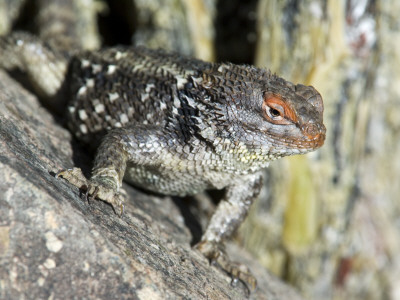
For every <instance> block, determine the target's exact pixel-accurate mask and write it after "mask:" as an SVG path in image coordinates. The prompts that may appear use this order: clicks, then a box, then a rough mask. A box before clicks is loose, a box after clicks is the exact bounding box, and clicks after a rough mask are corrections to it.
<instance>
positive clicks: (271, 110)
mask: <svg viewBox="0 0 400 300" xmlns="http://www.w3.org/2000/svg"><path fill="white" fill-rule="evenodd" d="M265 111H266V113H267V115H268V117H270V118H271V119H272V120H275V121H279V120H282V119H283V116H284V113H285V112H284V110H283V107H282V106H280V107H278V106H275V107H272V106H268V105H267V106H266V107H265Z"/></svg>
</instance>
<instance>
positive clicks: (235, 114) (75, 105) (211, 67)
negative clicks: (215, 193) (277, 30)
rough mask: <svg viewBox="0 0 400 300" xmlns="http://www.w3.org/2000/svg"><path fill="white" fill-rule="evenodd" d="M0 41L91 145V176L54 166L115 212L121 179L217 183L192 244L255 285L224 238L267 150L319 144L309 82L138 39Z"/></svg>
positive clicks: (319, 109) (317, 104)
mask: <svg viewBox="0 0 400 300" xmlns="http://www.w3.org/2000/svg"><path fill="white" fill-rule="evenodd" d="M0 51H1V53H2V54H0V55H1V56H2V57H0V61H1V64H2V67H3V68H6V69H12V68H15V67H19V68H21V69H23V70H25V71H26V72H27V73H28V74H29V75H30V77H31V78H32V80H33V82H34V83H35V84H36V87H37V89H38V92H39V93H40V94H42V95H45V96H46V97H47V98H48V99H51V100H52V101H53V104H54V103H55V102H54V101H57V102H56V103H63V101H64V100H63V99H62V98H63V97H64V98H66V99H69V101H68V104H67V105H66V108H65V112H66V114H67V119H68V127H69V128H70V130H71V132H72V133H73V134H74V135H75V136H76V137H77V138H78V139H79V140H81V141H83V142H85V143H87V144H90V145H98V144H99V146H98V151H97V154H96V157H95V161H94V167H93V170H92V176H91V178H90V180H88V179H86V178H85V177H84V176H83V175H82V172H81V171H80V169H78V168H74V169H71V170H66V171H62V172H60V173H59V174H58V175H59V176H62V177H63V178H65V179H67V180H68V181H69V182H71V183H72V184H74V185H75V186H77V187H78V188H81V189H85V190H86V191H87V193H88V195H90V196H92V197H95V198H97V199H100V200H104V201H106V202H109V203H111V204H112V205H113V206H114V208H115V209H116V211H120V210H121V212H122V208H123V202H124V194H123V192H122V190H121V185H122V180H123V179H125V180H126V181H127V182H130V183H132V184H133V185H136V186H139V187H142V188H144V189H147V190H150V191H155V192H158V193H163V194H166V195H177V196H185V195H194V194H196V193H199V192H202V191H204V190H206V189H211V188H216V189H223V188H225V189H226V193H225V197H224V199H222V201H221V202H220V204H219V205H218V207H217V209H216V211H215V213H214V215H213V216H212V218H211V220H210V222H209V225H208V227H207V229H206V231H205V232H204V234H203V236H202V238H201V241H200V243H199V244H198V245H197V246H196V247H197V249H199V250H200V251H201V252H202V253H203V254H204V255H205V256H206V257H208V258H209V259H212V260H215V261H216V262H217V263H218V264H219V265H220V266H221V267H222V268H223V269H224V270H225V271H227V272H228V273H230V274H231V275H232V276H234V277H235V278H238V279H240V280H242V281H244V282H245V283H247V284H248V285H249V286H251V287H252V288H254V287H255V284H256V281H255V278H254V277H253V276H252V275H251V273H250V272H249V271H248V270H244V269H243V268H240V267H239V266H237V265H236V264H234V263H232V262H230V261H229V259H228V258H227V256H226V255H225V253H224V251H223V250H222V248H221V245H222V243H223V241H224V240H226V239H227V238H229V237H230V236H231V235H232V234H233V232H234V231H235V230H236V229H237V227H238V226H239V225H240V224H241V222H242V221H243V220H244V218H245V217H246V214H247V212H248V210H249V207H250V206H251V204H252V203H253V201H254V199H255V198H256V197H257V196H258V194H259V191H260V187H261V181H262V170H263V169H264V168H266V167H267V166H268V164H269V162H270V161H272V160H275V159H277V158H280V157H283V156H288V155H294V154H303V153H307V152H309V151H313V150H315V149H317V148H319V147H321V146H322V145H323V143H324V139H325V127H324V125H323V102H322V98H321V96H320V94H319V93H318V92H317V91H316V90H315V89H314V88H313V87H309V86H304V85H301V84H298V85H294V84H292V83H290V82H288V81H286V80H284V79H282V78H280V77H277V76H276V75H272V74H271V73H270V72H268V71H265V70H262V69H258V68H255V67H252V66H239V65H233V64H229V63H222V64H212V63H208V62H203V61H200V60H196V59H193V58H186V57H182V56H180V55H177V54H168V53H165V52H163V51H155V50H149V49H146V48H133V47H131V48H122V47H121V48H110V49H105V50H99V51H93V52H85V51H77V52H76V53H73V54H72V55H70V56H66V55H64V56H63V55H61V54H60V53H57V52H56V51H55V50H52V49H51V48H50V47H48V46H45V45H44V44H43V43H42V42H41V41H39V40H38V39H36V38H35V37H32V36H30V35H27V34H22V33H16V34H14V35H11V36H9V37H6V38H2V39H1V40H0ZM56 105H57V104H56Z"/></svg>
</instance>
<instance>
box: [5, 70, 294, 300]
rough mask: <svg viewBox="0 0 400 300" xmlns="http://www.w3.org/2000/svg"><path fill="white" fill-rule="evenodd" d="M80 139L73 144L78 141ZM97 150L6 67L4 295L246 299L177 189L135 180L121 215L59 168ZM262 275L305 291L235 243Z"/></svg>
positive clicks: (279, 293)
mask: <svg viewBox="0 0 400 300" xmlns="http://www.w3.org/2000/svg"><path fill="white" fill-rule="evenodd" d="M73 148H74V149H73ZM89 161H90V158H89V157H88V155H87V153H85V151H84V150H83V149H82V148H80V146H79V145H76V144H75V143H74V142H73V141H72V140H71V136H70V134H69V133H68V131H66V130H65V129H63V128H62V126H60V125H59V122H58V121H57V120H55V119H54V117H53V116H52V115H50V114H49V113H48V112H47V111H46V110H45V109H44V108H43V107H41V106H40V104H39V103H38V101H37V99H36V98H35V97H33V96H31V95H30V94H29V93H28V92H27V91H25V90H24V89H23V88H21V86H20V85H19V84H18V83H16V82H15V81H14V80H12V79H11V78H10V77H9V76H8V75H7V74H5V73H3V72H0V298H1V299H24V298H25V299H45V298H54V299H62V298H72V297H75V298H97V299H98V298H101V299H116V298H118V299H128V298H129V299H182V298H184V299H242V298H244V297H245V289H244V288H243V286H242V285H240V284H239V286H237V287H235V288H232V287H231V286H230V278H229V277H228V276H226V275H225V274H223V273H222V272H221V271H219V270H217V269H216V268H214V267H213V266H210V265H209V263H208V261H207V260H206V259H205V258H204V257H203V256H202V255H201V254H200V253H198V252H196V251H194V250H192V249H191V248H190V242H191V239H192V237H191V234H190V231H189V229H188V227H187V226H186V225H185V221H188V220H184V218H183V217H182V214H181V212H180V210H179V209H178V207H177V206H176V205H175V204H174V202H173V201H172V199H171V198H169V197H157V196H154V195H148V194H145V193H142V192H139V191H137V190H135V189H133V188H131V187H129V186H125V188H126V189H127V191H128V194H129V199H130V201H129V202H128V203H127V205H126V213H125V214H124V215H123V216H122V217H121V218H119V217H118V216H117V215H116V214H115V213H114V212H113V210H112V208H111V206H109V205H107V204H105V203H102V202H97V201H96V202H93V203H92V202H91V203H90V204H89V203H87V202H86V201H84V200H83V199H82V198H81V197H80V195H79V192H78V191H77V190H76V189H75V188H73V187H71V186H70V185H69V184H68V183H66V182H65V181H63V180H61V179H56V178H55V177H54V172H56V171H58V170H60V169H62V168H65V167H71V166H73V165H80V166H81V167H86V168H87V167H88V165H89V163H88V162H89ZM228 250H229V252H230V253H231V255H232V257H235V256H236V257H237V258H240V260H241V261H243V262H245V263H247V264H248V265H249V266H250V268H251V269H252V271H253V272H254V274H255V275H256V277H257V278H258V281H259V287H258V289H257V291H256V292H253V293H252V294H251V298H253V299H300V297H299V296H298V295H297V293H296V292H295V291H294V290H292V289H291V288H290V287H288V286H286V285H284V284H282V283H281V282H280V281H279V280H278V279H276V278H274V277H272V276H271V275H269V274H268V273H267V271H265V270H264V269H263V268H261V267H260V266H259V265H258V264H257V263H256V262H254V261H253V260H252V259H251V258H249V256H248V254H246V253H244V252H243V251H241V250H239V249H237V248H236V247H235V246H233V245H230V247H229V248H228Z"/></svg>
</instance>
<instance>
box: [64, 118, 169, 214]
mask: <svg viewBox="0 0 400 300" xmlns="http://www.w3.org/2000/svg"><path fill="white" fill-rule="evenodd" d="M164 137H165V135H163V134H161V133H160V131H158V128H157V127H156V126H152V125H143V124H130V125H128V126H126V127H123V128H116V129H113V130H111V131H110V132H109V133H108V134H107V135H106V136H105V137H104V138H103V139H102V141H101V144H100V146H99V147H98V149H97V153H96V156H95V160H94V164H93V169H92V176H91V178H90V179H89V180H88V179H86V178H85V176H84V175H83V173H82V171H81V169H79V168H73V169H69V170H62V171H60V172H58V173H57V177H62V178H64V179H66V180H67V181H69V182H70V183H71V184H73V185H75V186H76V187H78V188H79V189H81V190H85V191H86V194H87V195H88V196H89V197H92V198H97V199H99V200H103V201H105V202H107V203H110V204H111V205H112V206H113V208H114V210H115V212H116V213H118V214H122V213H123V208H124V206H123V203H124V198H125V197H124V192H123V191H122V189H121V186H122V180H123V178H124V174H125V169H126V166H127V163H128V162H129V163H132V164H137V165H146V164H147V165H154V164H157V163H158V160H157V155H158V153H157V150H158V148H157V147H155V146H154V145H155V144H157V145H160V143H163V141H162V140H163V139H164Z"/></svg>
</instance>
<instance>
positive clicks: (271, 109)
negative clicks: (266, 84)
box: [262, 94, 296, 125]
mask: <svg viewBox="0 0 400 300" xmlns="http://www.w3.org/2000/svg"><path fill="white" fill-rule="evenodd" d="M262 108H263V114H264V117H265V118H266V119H267V120H268V121H269V122H271V123H274V124H279V125H285V124H291V123H293V122H296V114H295V113H294V112H293V110H292V109H291V108H290V107H289V105H288V104H286V103H285V102H284V100H282V99H281V98H279V97H278V96H275V95H271V94H269V95H266V96H265V97H264V101H263V105H262Z"/></svg>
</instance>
